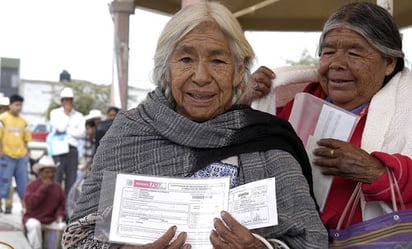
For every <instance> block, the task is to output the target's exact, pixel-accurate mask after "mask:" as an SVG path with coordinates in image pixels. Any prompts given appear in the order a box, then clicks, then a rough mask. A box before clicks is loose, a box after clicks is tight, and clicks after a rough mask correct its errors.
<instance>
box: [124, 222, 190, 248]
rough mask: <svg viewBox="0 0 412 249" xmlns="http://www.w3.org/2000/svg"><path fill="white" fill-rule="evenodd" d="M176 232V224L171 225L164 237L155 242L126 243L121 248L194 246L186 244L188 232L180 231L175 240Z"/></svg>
mask: <svg viewBox="0 0 412 249" xmlns="http://www.w3.org/2000/svg"><path fill="white" fill-rule="evenodd" d="M175 234H176V226H172V227H170V228H169V229H168V230H167V231H166V233H165V234H163V236H162V237H160V238H159V239H158V240H156V241H155V242H153V243H150V244H147V245H142V246H132V245H124V246H122V247H120V248H121V249H163V248H164V249H166V248H167V249H190V248H192V246H191V245H190V244H185V241H186V235H187V234H186V233H185V232H182V233H180V234H179V235H178V236H177V238H176V240H174V241H173V242H171V241H172V239H173V237H174V236H175Z"/></svg>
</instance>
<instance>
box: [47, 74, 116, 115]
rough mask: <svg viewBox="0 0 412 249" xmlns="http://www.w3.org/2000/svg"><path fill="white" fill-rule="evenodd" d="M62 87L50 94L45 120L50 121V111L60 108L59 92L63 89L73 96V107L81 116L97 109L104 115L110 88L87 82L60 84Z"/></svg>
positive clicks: (108, 101) (73, 81) (74, 81)
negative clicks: (70, 91)
mask: <svg viewBox="0 0 412 249" xmlns="http://www.w3.org/2000/svg"><path fill="white" fill-rule="evenodd" d="M61 83H62V87H61V88H56V89H55V91H54V92H52V102H51V103H50V105H49V108H48V110H47V119H48V120H49V119H50V111H51V110H53V109H54V108H57V107H59V106H60V91H61V90H62V89H63V87H70V88H71V89H72V90H73V94H74V103H73V107H74V109H76V110H77V111H79V112H81V113H82V114H83V115H87V114H88V113H89V111H90V110H91V109H99V110H101V111H102V113H106V110H107V107H108V106H109V103H110V86H107V85H96V84H93V83H90V82H88V81H76V80H72V81H70V82H61Z"/></svg>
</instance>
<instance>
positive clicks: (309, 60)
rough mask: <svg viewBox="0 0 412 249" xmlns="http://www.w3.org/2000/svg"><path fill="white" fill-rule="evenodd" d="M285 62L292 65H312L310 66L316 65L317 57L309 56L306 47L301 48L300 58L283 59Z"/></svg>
mask: <svg viewBox="0 0 412 249" xmlns="http://www.w3.org/2000/svg"><path fill="white" fill-rule="evenodd" d="M285 62H286V63H288V64H290V65H292V66H294V65H312V66H316V65H318V59H317V58H315V57H313V56H311V55H310V54H309V51H308V50H307V49H304V50H303V52H302V54H301V56H300V59H299V60H298V61H292V60H285Z"/></svg>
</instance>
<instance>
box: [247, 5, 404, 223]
mask: <svg viewBox="0 0 412 249" xmlns="http://www.w3.org/2000/svg"><path fill="white" fill-rule="evenodd" d="M319 57H320V59H319V66H318V69H317V71H318V74H319V82H314V83H311V84H309V85H308V86H307V87H306V89H305V90H304V92H308V93H310V94H313V95H315V96H317V97H319V98H322V99H325V100H326V101H329V102H331V103H333V104H335V105H337V106H339V107H342V108H344V109H346V110H348V111H351V112H352V113H355V114H357V115H358V116H360V121H359V123H358V124H357V126H356V128H355V130H354V133H353V135H352V138H351V140H350V141H349V142H344V141H340V140H337V139H320V140H319V141H318V142H317V144H318V145H319V147H318V148H316V149H314V151H313V154H314V155H315V156H316V159H314V161H313V163H314V164H315V165H317V166H319V167H320V168H321V171H322V173H323V174H325V175H331V176H333V182H332V185H331V187H330V190H329V193H328V196H327V199H326V203H325V206H324V208H323V210H322V212H321V217H322V221H323V223H324V224H325V225H326V226H327V227H328V228H331V229H335V228H337V226H338V224H339V223H340V222H339V221H344V222H342V224H343V225H342V226H341V227H340V228H345V227H347V226H348V225H350V224H356V223H359V222H361V221H364V220H368V219H370V218H373V217H377V216H380V215H382V214H385V213H386V212H387V210H388V205H389V207H392V194H391V191H390V188H389V186H390V179H389V176H388V174H390V175H392V174H393V176H394V178H395V180H396V181H397V183H398V185H399V188H400V190H401V194H402V199H403V202H404V204H405V206H406V208H412V181H411V180H410V179H411V175H412V158H411V157H412V129H410V128H409V127H410V125H411V123H412V115H411V114H412V99H411V97H410V95H411V93H412V74H411V72H410V70H409V69H408V68H406V67H405V66H404V53H403V52H402V37H401V35H400V33H399V30H398V28H397V26H396V24H395V22H394V19H393V17H392V16H391V15H390V14H389V12H388V11H387V10H385V9H384V8H382V7H380V6H378V5H376V4H373V3H367V2H363V3H350V4H347V5H344V6H342V7H341V8H339V9H338V10H337V11H336V12H335V13H333V14H332V15H331V16H330V18H329V19H328V20H327V22H326V23H325V25H324V28H323V32H322V34H321V37H320V41H319ZM256 74H259V72H256ZM260 75H264V74H260ZM255 76H256V75H255ZM292 106H293V101H291V102H289V103H288V104H286V105H285V106H283V107H280V108H279V109H278V113H277V115H278V116H279V117H283V118H285V119H288V118H289V116H290V113H291V109H292ZM315 167H316V166H315ZM359 185H360V190H361V192H362V196H363V197H362V199H361V202H360V203H359V204H357V206H356V208H355V210H354V213H353V215H352V216H351V217H350V216H349V215H348V216H346V217H343V212H344V208H345V206H346V204H347V203H348V201H349V199H350V197H351V196H352V194H353V192H354V190H355V188H356V186H359ZM400 202H401V199H400V198H397V204H398V205H400Z"/></svg>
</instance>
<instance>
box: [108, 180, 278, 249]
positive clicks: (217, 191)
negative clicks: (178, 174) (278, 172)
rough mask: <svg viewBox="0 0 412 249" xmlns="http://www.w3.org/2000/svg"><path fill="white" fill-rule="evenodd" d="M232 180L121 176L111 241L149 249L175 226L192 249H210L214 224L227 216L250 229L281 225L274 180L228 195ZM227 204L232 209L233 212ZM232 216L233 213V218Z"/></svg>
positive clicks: (257, 182)
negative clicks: (278, 221) (216, 220)
mask: <svg viewBox="0 0 412 249" xmlns="http://www.w3.org/2000/svg"><path fill="white" fill-rule="evenodd" d="M229 185H230V182H229V178H228V177H227V178H205V179H199V178H196V179H195V178H168V177H151V176H142V175H129V174H118V175H117V178H116V186H115V194H114V201H113V212H112V218H111V224H110V233H109V241H112V242H120V243H125V244H136V245H139V244H147V243H151V242H153V241H155V240H157V239H158V238H160V236H162V235H163V234H164V233H165V232H166V230H167V229H169V228H170V227H171V226H173V225H176V226H177V234H178V233H180V232H187V239H186V242H187V243H190V244H191V245H192V248H193V249H203V248H208V249H209V248H212V245H211V243H210V241H209V237H210V232H211V230H212V229H213V219H214V218H216V217H220V211H222V210H228V211H229V212H230V213H231V214H232V215H233V216H234V217H235V218H236V219H237V220H238V221H242V222H243V223H242V224H244V225H245V226H246V227H248V228H250V229H253V228H258V227H266V226H273V225H276V224H277V210H276V190H275V178H271V179H265V180H261V181H256V182H252V183H249V184H245V185H242V186H239V187H236V188H233V189H232V190H230V191H229ZM229 203H230V204H231V205H233V207H232V208H229V207H228V206H229ZM232 212H233V213H232Z"/></svg>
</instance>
